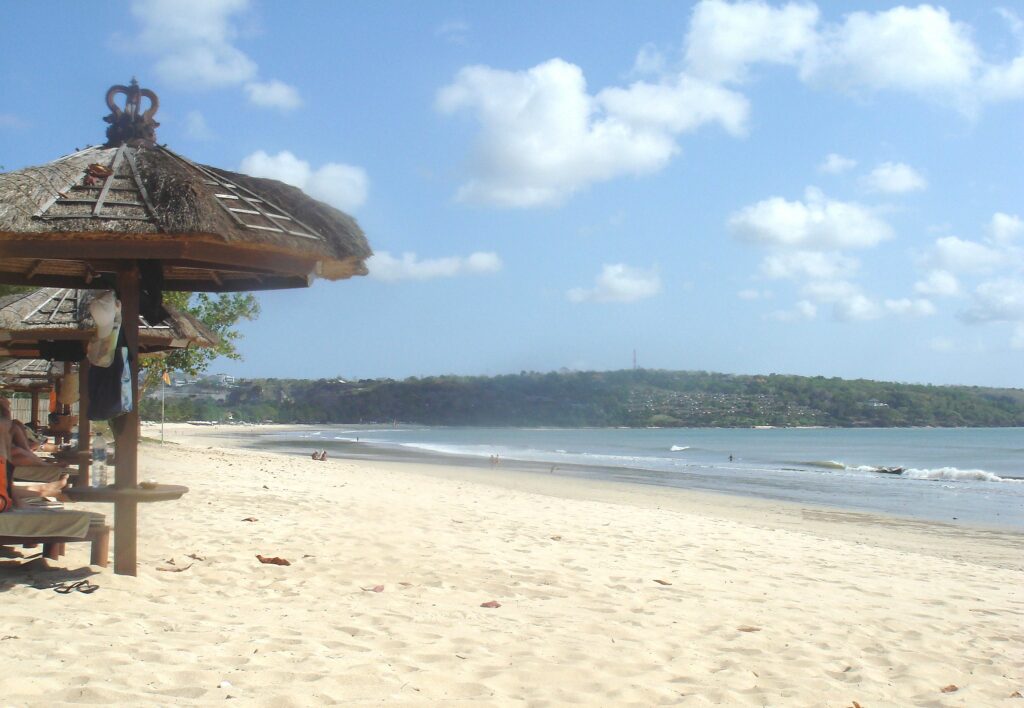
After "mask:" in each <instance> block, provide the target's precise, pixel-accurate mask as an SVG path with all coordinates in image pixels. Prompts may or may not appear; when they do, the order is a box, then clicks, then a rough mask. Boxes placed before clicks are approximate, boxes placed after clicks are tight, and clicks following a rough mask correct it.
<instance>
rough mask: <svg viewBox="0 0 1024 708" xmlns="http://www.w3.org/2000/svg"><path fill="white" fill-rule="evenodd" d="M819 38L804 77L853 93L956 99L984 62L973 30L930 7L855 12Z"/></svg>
mask: <svg viewBox="0 0 1024 708" xmlns="http://www.w3.org/2000/svg"><path fill="white" fill-rule="evenodd" d="M819 40H820V41H819V42H818V43H817V44H816V45H815V49H814V51H813V52H811V53H809V54H808V55H807V56H806V57H805V61H804V64H803V66H802V67H801V72H802V75H803V76H804V77H805V78H807V79H810V80H814V81H825V82H828V83H832V84H834V85H838V86H839V87H841V88H848V89H861V88H864V89H870V90H897V91H907V92H910V93H917V94H922V95H925V96H932V95H934V94H935V93H939V94H943V95H945V96H946V97H950V98H957V97H959V95H960V94H961V93H962V92H964V91H966V90H968V89H969V88H970V85H971V82H972V79H973V75H974V71H975V70H976V69H977V68H978V67H979V65H980V63H981V60H980V58H979V56H978V51H977V49H976V48H975V46H974V43H973V42H972V40H971V30H970V27H968V26H967V25H965V24H963V23H960V22H954V21H953V20H951V19H950V16H949V13H948V12H947V11H946V10H945V9H943V8H937V7H933V6H931V5H919V6H918V7H916V8H910V7H904V6H899V7H894V8H892V9H890V10H884V11H881V12H875V13H871V12H853V13H850V14H849V15H847V16H846V17H845V18H844V20H843V22H842V23H841V24H839V25H835V26H832V27H827V28H825V29H824V30H823V31H822V33H821V35H820V37H819Z"/></svg>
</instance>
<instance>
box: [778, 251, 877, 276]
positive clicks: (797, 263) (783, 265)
mask: <svg viewBox="0 0 1024 708" xmlns="http://www.w3.org/2000/svg"><path fill="white" fill-rule="evenodd" d="M858 266H859V264H858V262H857V259H855V258H850V257H848V256H844V255H842V254H840V253H822V252H819V251H791V252H786V253H773V254H771V255H769V256H765V258H764V260H763V261H761V273H762V274H764V275H765V277H768V278H776V279H777V278H809V279H815V280H820V279H828V278H837V277H840V276H846V275H849V274H851V273H852V272H853V271H855V270H857V268H858Z"/></svg>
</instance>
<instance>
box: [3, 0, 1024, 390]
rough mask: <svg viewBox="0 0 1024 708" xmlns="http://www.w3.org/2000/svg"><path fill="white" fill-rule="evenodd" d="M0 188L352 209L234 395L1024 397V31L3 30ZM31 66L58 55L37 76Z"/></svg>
mask: <svg viewBox="0 0 1024 708" xmlns="http://www.w3.org/2000/svg"><path fill="white" fill-rule="evenodd" d="M2 13H3V22H2V23H0V41H2V43H3V47H4V49H3V51H2V54H0V57H2V59H0V165H3V169H5V170H11V169H18V168H20V167H24V166H27V165H33V164H39V163H43V162H47V161H49V160H52V159H54V158H56V157H58V156H60V155H63V154H66V153H67V152H70V151H71V150H72V149H73V148H75V147H81V146H84V145H86V144H90V143H98V142H100V141H101V140H102V139H103V130H104V127H105V125H104V124H103V123H102V121H101V118H102V116H103V115H104V114H105V113H106V111H105V106H104V104H103V100H102V98H103V94H104V92H105V90H106V89H107V87H108V86H110V85H112V84H115V83H124V82H126V81H127V80H128V79H129V78H130V77H131V76H133V75H134V76H137V77H138V78H139V81H140V82H141V83H142V85H143V86H146V87H149V88H152V89H153V90H155V91H156V92H157V93H158V94H159V96H160V99H161V108H160V112H159V114H158V115H157V119H158V120H159V121H160V122H161V127H160V128H159V129H158V137H159V139H160V140H161V142H166V143H167V144H168V145H169V146H171V147H172V148H173V149H175V150H177V151H178V152H181V153H183V154H185V155H188V156H189V157H191V158H193V159H195V160H197V161H201V162H205V163H208V164H213V165H217V166H221V167H225V168H228V169H241V170H242V171H248V172H251V173H253V174H257V175H260V176H273V177H276V178H278V179H282V180H285V181H289V182H292V183H294V184H296V185H298V186H300V187H302V188H303V189H305V190H306V191H307V192H309V193H310V194H312V195H314V196H316V197H318V198H320V199H323V200H325V201H328V202H330V203H332V204H334V205H335V206H338V207H340V208H342V209H345V210H347V211H349V212H350V213H352V214H353V215H354V216H355V217H356V218H357V219H358V220H359V222H360V224H361V225H362V226H363V228H364V230H365V231H366V233H367V236H368V238H369V240H370V243H371V245H372V246H373V248H374V250H375V251H376V253H377V256H375V258H374V259H373V260H372V261H371V262H370V268H371V275H370V276H369V277H366V278H356V279H353V280H350V281H344V282H340V283H327V282H318V283H317V284H315V285H314V286H313V288H312V289H311V290H298V291H288V292H274V293H263V294H260V295H259V298H260V302H261V304H262V308H263V314H262V316H261V317H260V318H259V320H258V321H256V322H253V323H248V324H245V325H243V327H242V330H243V332H244V335H245V339H244V341H243V342H242V345H241V349H242V351H243V354H244V356H245V359H244V361H241V362H224V361H222V362H218V363H217V364H215V365H214V368H215V369H216V370H218V371H223V372H226V373H232V374H236V375H242V376H282V377H289V376H291V377H320V376H335V375H342V376H346V377H360V378H362V377H395V378H402V377H406V376H413V375H415V376H422V375H429V374H442V373H456V374H499V373H508V372H518V371H520V370H541V371H546V370H553V369H559V368H561V367H568V368H572V369H614V368H625V367H628V366H630V365H631V364H632V355H633V350H634V349H635V350H637V352H638V357H639V362H640V364H641V365H642V366H646V367H652V368H669V369H705V370H713V371H724V372H733V373H770V372H776V373H795V374H805V375H825V376H842V377H848V378H856V377H864V378H874V379H886V380H898V381H909V382H930V383H964V384H977V385H1005V386H1021V385H1024V376H1022V374H1024V365H1022V361H1024V204H1022V195H1024V169H1022V165H1024V138H1022V137H1021V136H1022V126H1024V110H1022V109H1024V5H1022V4H1021V3H1020V2H1012V3H1010V2H1007V3H999V4H991V5H990V4H987V3H980V2H947V3H944V4H942V5H908V6H900V5H895V4H891V3H882V2H869V1H862V2H858V3H848V2H831V3H825V2H820V3H818V4H814V3H804V2H800V3H785V4H784V3H764V2H735V3H727V2H700V3H679V2H644V3H624V2H620V3H598V2H561V3H539V2H537V3H535V2H517V3H475V2H473V3H471V2H432V3H409V2H393V3H388V2H376V3H364V4H357V3H335V2H301V3H271V2H257V1H256V0H248V1H247V0H208V1H201V0H194V1H191V2H183V1H181V0H139V1H137V2H125V3H91V4H83V3H71V2H62V3H55V4H51V3H17V4H14V3H9V4H5V5H4V8H3V10H2ZM42 41H45V44H46V49H45V51H42V50H41V49H40V42H42Z"/></svg>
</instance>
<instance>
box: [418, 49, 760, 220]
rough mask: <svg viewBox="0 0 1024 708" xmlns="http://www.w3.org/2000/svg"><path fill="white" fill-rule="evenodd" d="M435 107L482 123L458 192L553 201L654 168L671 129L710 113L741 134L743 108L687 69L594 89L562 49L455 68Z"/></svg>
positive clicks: (517, 203) (486, 199) (526, 202)
mask: <svg viewBox="0 0 1024 708" xmlns="http://www.w3.org/2000/svg"><path fill="white" fill-rule="evenodd" d="M436 107H437V109H438V110H439V111H440V112H442V113H445V114H453V113H457V112H462V111H466V112H469V113H471V114H473V115H474V116H475V118H476V120H477V121H478V122H479V124H480V134H479V136H478V139H477V141H476V146H475V149H474V154H473V158H472V161H471V164H470V170H469V171H470V178H469V180H468V181H467V182H466V183H465V184H463V185H462V187H461V188H460V189H459V192H458V198H459V199H460V200H464V201H470V202H481V203H487V204H493V205H498V206H505V207H535V206H541V205H549V204H557V203H559V202H561V201H563V200H564V199H565V198H566V197H568V196H569V195H571V194H572V193H574V192H576V191H577V190H579V189H581V188H584V187H586V186H587V185H589V184H592V183H594V182H602V181H606V180H609V179H612V178H615V177H619V176H622V175H630V174H632V175H640V174H645V173H650V172H654V171H657V170H659V169H661V168H663V167H664V166H665V165H666V164H667V163H668V162H669V160H670V159H671V158H672V157H673V156H674V155H675V154H676V153H677V152H678V149H679V148H678V145H677V144H676V136H677V135H679V134H681V133H684V132H688V131H692V130H694V129H696V128H698V127H700V126H702V125H705V124H708V123H718V124H720V125H721V126H723V127H724V128H725V129H726V130H728V131H729V132H732V133H735V134H739V133H741V132H742V130H743V127H744V125H745V121H746V117H747V110H748V107H747V101H746V99H744V98H743V97H742V96H740V95H739V94H737V93H735V92H733V91H730V90H728V89H725V88H722V87H720V86H716V85H714V84H711V83H708V82H705V81H701V80H698V79H694V78H692V77H688V76H685V75H680V76H677V77H674V78H671V79H666V80H665V81H663V82H660V83H648V82H644V81H638V82H636V83H633V84H631V85H630V86H628V87H626V88H607V89H604V90H602V91H600V92H598V93H597V94H596V95H592V94H590V93H589V92H588V90H587V85H586V79H585V78H584V75H583V70H582V69H580V67H578V66H576V65H575V64H571V63H569V62H566V61H563V60H561V59H552V60H550V61H547V62H544V63H542V64H538V65H537V66H534V67H533V68H531V69H528V70H526V71H504V70H500V69H493V68H491V67H487V66H470V67H466V68H463V69H462V70H461V71H459V72H458V74H457V75H456V77H455V80H454V81H453V82H452V83H451V84H449V85H448V86H445V87H444V88H442V89H441V90H440V91H439V92H438V95H437V100H436Z"/></svg>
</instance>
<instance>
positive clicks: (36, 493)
mask: <svg viewBox="0 0 1024 708" xmlns="http://www.w3.org/2000/svg"><path fill="white" fill-rule="evenodd" d="M67 484H68V476H67V475H66V474H65V475H61V478H60V479H58V480H57V481H56V482H42V483H39V484H29V485H26V486H20V485H15V487H14V505H15V506H24V504H25V502H26V501H28V500H29V499H38V498H39V497H56V496H60V493H61V491H63V489H64V487H66V486H67Z"/></svg>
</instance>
